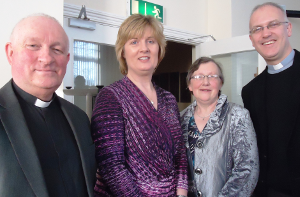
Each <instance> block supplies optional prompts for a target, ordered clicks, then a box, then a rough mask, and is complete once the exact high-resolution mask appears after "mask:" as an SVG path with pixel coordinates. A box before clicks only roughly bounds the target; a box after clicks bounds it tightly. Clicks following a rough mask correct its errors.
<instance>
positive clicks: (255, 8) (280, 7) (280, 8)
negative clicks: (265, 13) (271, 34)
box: [250, 2, 288, 21]
mask: <svg viewBox="0 0 300 197" xmlns="http://www.w3.org/2000/svg"><path fill="white" fill-rule="evenodd" d="M265 6H273V7H275V8H278V9H279V10H281V11H282V13H283V14H284V16H285V18H286V20H287V21H288V19H287V16H286V11H285V9H284V8H283V7H282V6H281V5H279V4H277V3H274V2H266V3H263V4H260V5H257V6H255V7H254V8H253V10H252V12H251V15H250V18H251V16H252V14H253V13H254V12H255V11H256V10H258V9H260V8H262V7H265Z"/></svg>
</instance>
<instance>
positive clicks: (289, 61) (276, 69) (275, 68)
mask: <svg viewBox="0 0 300 197" xmlns="http://www.w3.org/2000/svg"><path fill="white" fill-rule="evenodd" d="M294 56H295V51H294V50H292V51H291V53H290V54H289V55H288V56H287V57H286V58H285V59H284V60H283V61H282V62H280V63H279V64H277V65H268V73H269V74H276V73H280V72H281V71H284V70H285V69H288V68H289V67H291V66H292V65H293V62H294Z"/></svg>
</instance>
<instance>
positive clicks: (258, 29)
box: [249, 21, 289, 34]
mask: <svg viewBox="0 0 300 197" xmlns="http://www.w3.org/2000/svg"><path fill="white" fill-rule="evenodd" d="M283 23H289V22H286V21H285V22H278V21H273V22H270V23H269V24H268V25H267V26H264V27H261V26H257V27H253V28H252V29H251V30H250V31H249V33H250V34H257V33H259V32H262V31H263V30H264V28H265V27H267V28H268V29H275V28H277V27H279V26H280V25H281V24H283Z"/></svg>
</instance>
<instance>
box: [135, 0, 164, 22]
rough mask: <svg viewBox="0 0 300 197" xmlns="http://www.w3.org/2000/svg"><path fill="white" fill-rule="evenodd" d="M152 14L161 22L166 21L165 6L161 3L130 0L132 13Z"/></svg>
mask: <svg viewBox="0 0 300 197" xmlns="http://www.w3.org/2000/svg"><path fill="white" fill-rule="evenodd" d="M132 14H142V15H145V16H148V15H151V16H153V17H154V18H156V19H157V20H159V21H160V22H161V23H164V8H163V6H161V5H158V4H154V3H151V2H148V1H143V0H130V15H132Z"/></svg>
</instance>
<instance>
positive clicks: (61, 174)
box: [13, 83, 88, 197]
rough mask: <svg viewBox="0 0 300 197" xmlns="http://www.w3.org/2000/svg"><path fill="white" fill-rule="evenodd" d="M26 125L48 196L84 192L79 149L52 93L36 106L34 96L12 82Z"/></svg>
mask: <svg viewBox="0 0 300 197" xmlns="http://www.w3.org/2000/svg"><path fill="white" fill-rule="evenodd" d="M13 87H14V91H15V93H16V95H17V97H18V100H19V102H20V105H21V108H22V111H23V114H24V116H25V119H26V123H27V126H28V129H29V131H30V134H31V137H32V140H33V142H34V145H35V147H36V150H37V154H38V157H39V160H40V164H41V167H42V171H43V174H44V179H45V182H46V185H47V189H48V192H49V195H50V196H51V197H66V196H70V197H73V196H78V197H85V196H88V193H87V188H86V183H85V178H84V174H83V169H82V164H81V159H80V153H79V149H78V146H77V143H76V140H75V137H74V134H73V131H72V129H71V127H70V125H69V123H68V121H67V119H66V117H65V116H64V114H63V112H62V110H61V108H60V103H59V101H58V99H57V97H56V95H55V93H54V96H53V98H52V102H51V104H50V105H49V106H48V107H44V108H41V107H37V106H35V102H36V100H37V98H36V97H34V96H32V95H30V94H28V93H27V92H24V91H23V90H22V89H20V88H19V87H18V86H17V85H16V84H15V83H13Z"/></svg>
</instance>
